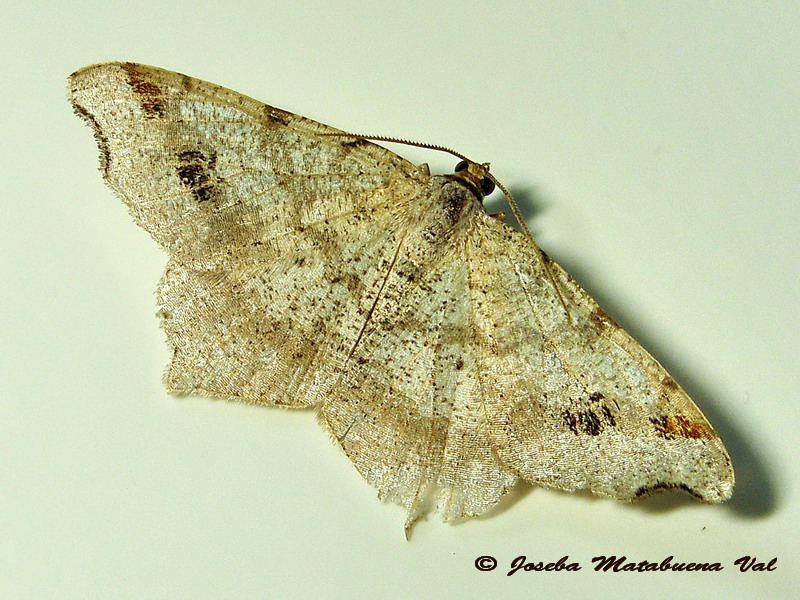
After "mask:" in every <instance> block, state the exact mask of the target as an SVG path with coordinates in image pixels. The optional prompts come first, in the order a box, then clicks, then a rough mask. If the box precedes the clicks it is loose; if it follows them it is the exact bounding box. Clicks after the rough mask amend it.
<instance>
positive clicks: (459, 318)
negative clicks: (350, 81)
mask: <svg viewBox="0 0 800 600" xmlns="http://www.w3.org/2000/svg"><path fill="white" fill-rule="evenodd" d="M69 94H70V98H71V101H72V104H73V106H74V108H75V111H76V112H77V114H78V115H80V116H81V117H83V118H84V119H85V120H86V122H87V123H88V124H89V125H90V126H91V127H92V129H93V130H94V134H95V137H96V138H97V142H98V145H99V147H100V170H101V171H102V174H103V177H104V179H105V181H106V182H107V183H108V185H109V186H110V187H111V188H112V189H113V190H114V191H115V192H116V193H117V195H119V197H120V198H121V199H122V200H123V201H124V202H125V204H127V206H128V208H129V209H130V212H131V214H132V215H133V218H134V219H135V221H136V222H137V223H138V224H139V225H140V226H142V227H143V228H144V229H146V230H147V231H148V232H149V233H150V235H151V236H152V237H153V238H154V239H155V240H156V241H157V242H158V243H159V244H160V245H161V246H162V247H163V248H164V250H166V252H167V254H168V255H169V261H168V264H167V267H166V271H165V272H164V275H163V277H162V279H161V282H160V283H159V286H158V303H159V306H160V311H159V315H160V318H161V324H162V326H163V328H164V330H165V332H166V334H167V338H168V340H169V344H170V346H171V348H172V359H171V362H170V365H169V368H168V370H167V372H166V374H165V383H166V386H167V388H168V389H169V390H172V391H178V392H189V393H198V394H203V395H208V396H213V397H215V398H223V399H228V400H237V401H242V402H249V403H255V404H263V405H271V406H272V405H275V406H283V407H291V408H303V407H313V408H314V409H315V410H316V411H317V414H318V415H319V420H320V422H321V423H322V425H323V427H324V428H325V429H326V430H327V431H328V432H329V433H330V434H331V436H332V437H333V439H334V440H336V442H337V443H338V444H339V445H340V446H341V447H342V449H343V450H344V451H345V453H346V454H347V456H348V457H349V458H350V460H351V461H352V462H353V464H354V465H355V467H356V469H358V471H359V472H360V473H361V475H362V476H363V477H364V478H365V479H366V480H367V481H368V482H369V483H370V484H371V485H373V486H374V487H375V488H377V490H378V493H379V497H380V498H382V499H386V500H389V501H392V502H395V503H398V504H400V505H401V506H403V507H404V508H405V510H406V512H407V515H408V516H407V520H406V529H408V527H410V525H411V524H412V523H413V522H414V521H415V519H417V518H418V517H419V516H420V515H422V514H424V513H425V511H426V510H427V508H428V507H429V506H432V505H433V504H435V505H436V506H437V508H438V511H439V512H440V513H441V516H442V518H443V519H444V520H445V521H451V520H454V519H458V518H461V517H471V516H476V515H480V514H482V513H484V512H486V511H487V510H488V509H489V508H491V507H492V506H494V505H495V504H496V503H497V502H498V501H499V500H500V498H501V497H502V496H503V495H504V494H505V493H506V492H508V491H509V489H510V488H511V487H512V486H514V485H515V483H516V482H517V481H518V480H519V479H524V480H526V481H528V482H530V483H532V484H535V485H540V486H546V487H551V488H557V489H560V490H567V491H573V490H589V491H591V492H592V493H594V494H598V495H601V496H608V497H611V498H616V499H619V500H634V499H636V498H640V497H642V496H646V495H648V494H651V493H653V492H660V491H663V490H669V489H677V490H682V491H684V492H687V493H688V494H691V495H692V496H694V497H696V498H698V499H700V500H703V501H706V502H712V503H715V502H721V501H723V500H725V499H727V498H729V497H730V495H731V493H732V490H733V484H734V474H733V469H732V466H731V461H730V458H729V456H728V453H727V452H726V450H725V447H724V445H723V443H722V441H721V440H720V438H719V437H718V436H717V434H716V433H715V432H714V430H713V428H712V427H711V425H710V424H709V423H708V421H707V420H706V419H705V417H704V416H703V414H702V413H701V412H700V410H699V409H698V408H697V407H696V406H695V404H694V403H693V402H692V400H691V399H690V398H689V397H688V396H687V395H686V393H685V392H684V391H683V390H682V389H681V388H680V386H679V385H678V384H677V383H676V382H675V381H674V380H673V379H672V378H671V377H670V376H669V375H668V374H667V373H666V372H665V370H664V369H663V367H662V366H661V365H660V364H659V363H658V362H657V361H656V360H655V359H654V358H653V357H652V356H650V354H648V353H647V351H645V350H644V349H643V348H642V347H641V346H640V345H639V344H637V343H636V342H635V341H634V340H633V339H632V338H631V337H630V336H629V335H628V334H627V333H626V332H625V331H623V330H622V329H621V328H620V327H619V326H618V325H617V324H616V323H615V322H614V321H613V320H612V319H611V318H610V317H609V316H608V315H607V314H606V313H605V312H603V310H602V309H601V308H600V307H599V306H598V305H597V304H596V303H595V301H594V300H592V298H590V297H589V295H588V294H587V293H586V292H585V291H584V290H583V289H582V288H581V287H580V286H579V285H578V284H577V283H576V282H575V281H574V280H573V279H572V278H571V277H570V276H569V275H568V274H567V273H566V272H565V271H564V270H563V269H562V268H561V267H560V266H559V265H558V264H556V263H555V262H554V261H553V260H551V259H550V258H549V257H548V256H547V255H546V254H545V253H544V252H543V251H542V250H540V249H539V248H538V247H537V245H536V244H535V242H534V241H533V238H532V237H531V236H530V235H529V234H527V233H526V232H520V231H517V230H516V229H514V228H513V227H511V226H509V225H507V224H506V223H504V222H503V220H502V219H501V218H496V216H490V215H488V214H487V213H486V211H484V209H483V204H482V201H483V198H484V195H485V194H486V193H488V192H489V191H491V188H492V184H493V183H496V182H497V181H496V179H495V178H494V177H493V175H491V174H490V173H489V170H488V165H487V164H479V163H476V162H473V161H470V160H468V159H465V160H462V162H461V163H460V165H459V166H458V168H457V170H456V171H455V172H454V173H452V174H448V175H432V174H431V173H430V171H429V169H428V167H427V166H426V165H424V164H423V165H414V164H412V163H410V162H408V161H407V160H405V159H403V158H401V157H400V156H398V155H397V154H394V153H393V152H390V151H389V150H387V149H385V148H383V147H382V146H379V145H377V144H375V143H373V142H371V141H369V140H367V139H364V138H363V137H360V136H355V135H351V134H347V133H346V132H343V131H341V130H338V129H334V128H332V127H329V126H327V125H323V124H321V123H317V122H315V121H312V120H310V119H306V118H304V117H301V116H298V115H295V114H292V113H290V112H286V111H284V110H280V109H278V108H275V107H272V106H268V105H266V104H262V103H260V102H257V101H255V100H253V99H251V98H248V97H246V96H243V95H241V94H238V93H236V92H233V91H231V90H228V89H225V88H222V87H219V86H216V85H213V84H211V83H207V82H204V81H199V80H197V79H193V78H191V77H187V76H185V75H181V74H179V73H174V72H171V71H165V70H162V69H158V68H154V67H149V66H143V65H139V64H132V63H107V64H99V65H95V66H91V67H87V68H85V69H82V70H80V71H78V72H76V73H74V74H73V75H71V76H70V77H69ZM458 156H461V155H458ZM462 158H464V157H462ZM512 206H514V205H512ZM520 222H521V223H522V225H523V227H524V220H522V219H520Z"/></svg>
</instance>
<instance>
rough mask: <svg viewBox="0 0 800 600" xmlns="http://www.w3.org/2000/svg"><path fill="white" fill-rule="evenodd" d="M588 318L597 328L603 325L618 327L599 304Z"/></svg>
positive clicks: (601, 327)
mask: <svg viewBox="0 0 800 600" xmlns="http://www.w3.org/2000/svg"><path fill="white" fill-rule="evenodd" d="M589 320H590V321H591V322H592V323H593V324H594V326H595V327H596V328H597V329H603V328H605V327H619V325H617V323H616V322H615V321H614V319H612V318H611V317H609V316H608V314H606V311H604V310H603V309H602V308H600V307H599V306H598V307H596V308H595V309H594V310H593V311H592V312H591V314H590V315H589Z"/></svg>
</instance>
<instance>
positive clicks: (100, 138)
mask: <svg viewBox="0 0 800 600" xmlns="http://www.w3.org/2000/svg"><path fill="white" fill-rule="evenodd" d="M72 107H73V109H74V110H75V114H77V115H78V116H80V117H81V118H83V120H85V121H86V122H87V123H88V124H89V125H90V126H91V128H92V130H93V131H94V139H95V140H97V146H98V148H100V170H101V171H102V172H103V176H104V177H105V176H107V175H108V169H109V167H110V165H111V152H110V151H109V149H108V138H106V136H105V135H104V134H103V130H102V129H100V125H99V124H98V123H97V119H95V118H94V115H93V114H92V113H90V112H89V111H88V110H86V109H85V108H84V107H82V106H81V105H80V104H78V103H77V102H73V103H72Z"/></svg>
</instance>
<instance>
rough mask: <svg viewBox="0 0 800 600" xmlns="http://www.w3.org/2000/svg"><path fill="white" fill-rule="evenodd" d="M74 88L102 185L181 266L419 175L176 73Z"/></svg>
mask: <svg viewBox="0 0 800 600" xmlns="http://www.w3.org/2000/svg"><path fill="white" fill-rule="evenodd" d="M68 86H69V93H70V99H71V101H72V103H73V106H74V108H75V111H76V112H77V113H78V114H79V115H80V116H82V117H83V118H84V119H85V120H86V121H87V122H88V123H89V124H90V125H91V126H92V127H93V128H94V131H95V137H96V138H97V141H98V144H99V146H100V150H101V171H102V172H103V176H104V178H105V180H106V182H107V183H108V184H109V185H110V186H111V187H112V188H113V189H114V190H115V191H116V192H117V193H118V194H119V195H120V196H121V197H122V199H123V201H124V202H125V203H126V204H127V205H128V207H129V208H130V211H131V213H132V214H133V216H134V218H135V219H136V221H137V222H138V223H139V224H140V225H141V226H142V227H143V228H144V229H146V230H147V231H148V232H150V234H151V235H152V236H153V237H154V238H155V239H156V240H157V241H158V242H159V243H160V244H161V245H162V246H163V247H164V248H166V249H167V250H169V252H170V253H171V254H172V255H173V256H176V255H180V256H181V257H183V258H184V260H185V261H188V260H195V261H197V260H198V257H202V258H203V259H205V260H206V261H210V260H212V257H214V256H215V255H219V254H220V253H223V254H224V253H226V252H227V249H228V248H229V247H231V246H241V245H245V244H247V243H252V242H256V241H263V239H264V238H265V237H267V238H268V237H270V236H278V235H284V234H286V233H289V232H292V231H295V230H297V229H298V228H302V227H303V224H304V223H306V222H308V221H324V220H325V219H335V218H338V216H339V215H342V214H347V213H350V212H352V211H353V210H358V209H360V208H363V207H364V206H365V205H375V204H379V203H381V202H384V201H385V200H386V199H387V198H390V197H392V196H393V194H392V193H391V189H392V187H393V186H394V185H397V184H398V182H400V184H401V185H404V184H405V182H406V181H407V179H408V178H409V177H413V176H414V175H415V173H416V167H415V166H414V165H412V164H411V163H409V162H408V161H406V160H404V159H402V158H400V157H399V156H397V155H396V154H394V153H392V152H390V151H389V150H386V149H385V148H382V147H380V146H377V145H375V144H372V143H370V142H367V141H365V140H353V139H352V138H348V137H337V136H327V135H324V134H331V133H342V132H341V131H340V130H338V129H335V128H333V127H328V126H327V125H323V124H321V123H317V122H315V121H312V120H311V119H306V118H304V117H300V116H298V115H295V114H292V113H290V112H287V111H284V110H280V109H278V108H275V107H272V106H268V105H266V104H262V103H261V102H257V101H256V100H253V99H252V98H248V97H246V96H244V95H242V94H238V93H236V92H234V91H231V90H228V89H225V88H223V87H220V86H217V85H214V84H211V83H208V82H205V81H200V80H198V79H193V78H191V77H188V76H186V75H182V74H180V73H174V72H172V71H166V70H163V69H158V68H155V67H149V66H144V65H139V64H134V63H105V64H100V65H95V66H91V67H87V68H85V69H81V70H80V71H77V72H76V73H74V74H72V75H71V76H70V78H69V82H68ZM393 197H394V198H395V199H396V198H397V195H394V196H393Z"/></svg>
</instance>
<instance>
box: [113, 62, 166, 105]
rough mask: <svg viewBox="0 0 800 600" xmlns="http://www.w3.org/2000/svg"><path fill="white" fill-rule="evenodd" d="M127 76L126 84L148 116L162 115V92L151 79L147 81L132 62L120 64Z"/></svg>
mask: <svg viewBox="0 0 800 600" xmlns="http://www.w3.org/2000/svg"><path fill="white" fill-rule="evenodd" d="M122 68H123V69H124V70H125V74H126V75H127V78H128V85H129V86H131V89H132V90H133V93H134V94H136V95H137V96H138V97H139V104H140V105H141V107H142V110H144V113H145V116H146V117H148V118H156V117H163V116H164V112H165V110H164V93H163V91H162V90H161V88H160V87H158V86H157V85H156V84H155V83H153V82H152V81H148V79H147V76H146V75H145V74H144V73H142V72H141V71H140V70H139V69H138V68H137V66H136V65H134V64H133V63H126V64H124V65H123V66H122Z"/></svg>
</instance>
